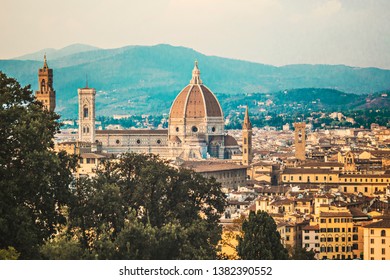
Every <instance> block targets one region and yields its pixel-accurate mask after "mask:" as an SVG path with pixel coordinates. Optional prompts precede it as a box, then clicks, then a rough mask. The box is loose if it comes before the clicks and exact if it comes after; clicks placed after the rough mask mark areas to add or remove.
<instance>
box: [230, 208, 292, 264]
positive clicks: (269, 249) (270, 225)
mask: <svg viewBox="0 0 390 280" xmlns="http://www.w3.org/2000/svg"><path fill="white" fill-rule="evenodd" d="M242 231H243V236H242V237H238V246H237V253H238V255H239V257H240V258H241V259H244V260H286V259H288V252H287V250H286V249H285V248H284V247H283V245H282V244H281V242H280V234H279V232H278V231H277V229H276V224H275V221H274V220H273V219H272V217H271V216H269V215H268V213H267V212H264V211H258V212H257V213H255V212H253V211H251V212H250V214H249V217H248V220H246V221H244V222H243V224H242Z"/></svg>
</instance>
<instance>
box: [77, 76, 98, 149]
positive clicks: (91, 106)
mask: <svg viewBox="0 0 390 280" xmlns="http://www.w3.org/2000/svg"><path fill="white" fill-rule="evenodd" d="M77 92H78V95H79V141H81V142H89V143H95V95H96V90H95V89H94V88H89V87H88V83H87V84H86V86H85V88H79V89H78V91H77Z"/></svg>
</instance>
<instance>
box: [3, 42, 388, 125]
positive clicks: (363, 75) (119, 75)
mask: <svg viewBox="0 0 390 280" xmlns="http://www.w3.org/2000/svg"><path fill="white" fill-rule="evenodd" d="M45 53H46V55H47V60H48V64H49V67H50V68H52V69H53V70H54V88H55V90H56V92H57V109H56V111H57V112H58V113H60V114H61V115H62V117H63V118H72V117H73V118H74V117H76V116H77V89H78V88H82V87H84V86H85V84H86V82H87V80H88V85H89V86H90V87H94V88H96V90H97V98H96V102H97V115H112V114H139V113H147V114H150V113H157V112H158V113H168V112H169V108H170V105H171V103H172V102H173V99H174V97H175V96H176V95H177V94H178V93H179V91H180V90H181V89H182V88H183V87H185V86H186V85H187V84H188V82H189V81H190V79H191V71H192V68H193V65H194V61H195V60H197V61H198V62H199V68H200V71H201V78H202V80H203V82H204V84H206V85H207V86H208V87H209V88H210V89H211V90H212V91H213V92H214V93H216V94H217V96H218V94H219V93H223V94H228V95H244V94H248V93H272V92H278V91H282V90H286V89H297V88H326V89H332V90H337V91H341V92H345V93H355V94H368V93H373V92H379V91H382V90H387V89H390V70H384V69H378V68H358V67H350V66H345V65H307V64H306V65H304V64H302V65H287V66H281V67H276V66H272V65H265V64H260V63H254V62H249V61H242V60H237V59H229V58H223V57H217V56H208V55H204V54H202V53H199V52H197V51H195V50H193V49H190V48H185V47H176V46H171V45H156V46H126V47H122V48H116V49H100V48H97V47H93V46H88V45H81V44H76V45H71V46H68V47H65V48H63V49H60V50H55V49H44V50H41V51H39V52H36V53H32V54H26V55H23V56H20V57H16V58H14V59H7V60H0V71H2V72H4V73H6V74H7V75H8V76H10V77H14V78H16V79H17V80H18V81H19V82H20V83H21V84H22V85H26V84H31V86H32V89H33V90H36V89H37V81H38V69H39V68H40V67H42V65H43V55H44V54H45Z"/></svg>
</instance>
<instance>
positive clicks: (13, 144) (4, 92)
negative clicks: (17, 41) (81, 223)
mask: <svg viewBox="0 0 390 280" xmlns="http://www.w3.org/2000/svg"><path fill="white" fill-rule="evenodd" d="M58 118H59V116H58V115H57V114H55V113H53V112H49V111H47V110H44V109H43V106H42V104H41V103H39V102H38V101H36V100H35V98H34V96H33V94H32V91H31V90H30V86H26V87H23V88H22V87H21V86H20V85H19V83H18V82H17V81H16V80H15V79H12V78H8V77H7V76H6V75H5V74H4V73H2V72H0V143H1V145H0V178H1V179H0V249H5V248H8V247H9V246H12V247H14V248H15V249H16V251H18V252H19V253H20V258H22V259H29V258H38V257H39V255H38V247H39V245H41V244H43V242H44V240H45V239H47V238H49V237H50V236H51V235H52V234H54V233H55V228H56V226H57V225H58V224H62V223H64V222H65V218H64V216H63V214H62V212H61V210H62V207H63V206H64V205H65V204H66V203H67V199H68V197H69V190H68V186H69V183H70V182H71V180H72V175H71V171H72V169H73V168H74V167H75V165H76V159H75V158H73V157H70V156H68V155H66V154H65V153H56V152H54V151H53V146H54V143H53V138H54V134H55V133H56V132H58V130H59V126H60V124H59V123H58V122H57V120H58Z"/></svg>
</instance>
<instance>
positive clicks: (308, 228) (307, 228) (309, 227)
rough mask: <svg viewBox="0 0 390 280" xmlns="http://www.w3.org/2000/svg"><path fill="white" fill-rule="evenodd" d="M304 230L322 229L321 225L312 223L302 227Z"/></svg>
mask: <svg viewBox="0 0 390 280" xmlns="http://www.w3.org/2000/svg"><path fill="white" fill-rule="evenodd" d="M302 229H303V230H319V229H320V226H319V225H318V224H317V225H314V226H311V225H307V226H305V227H304V228H302Z"/></svg>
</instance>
